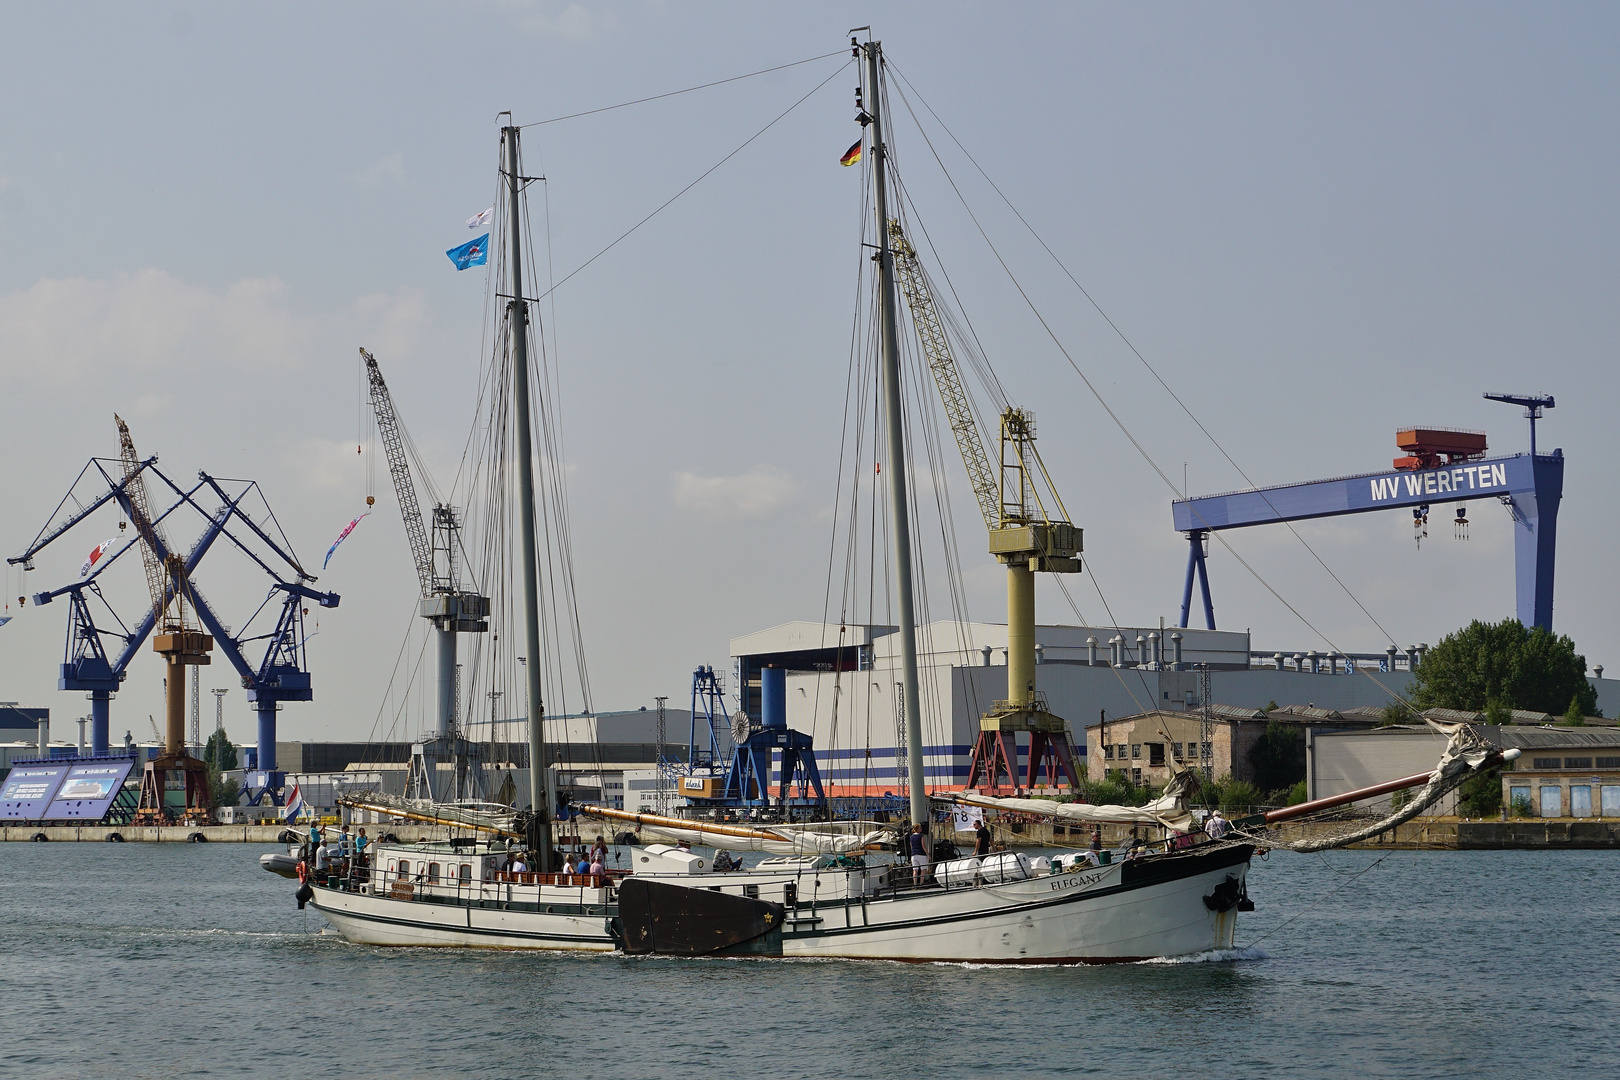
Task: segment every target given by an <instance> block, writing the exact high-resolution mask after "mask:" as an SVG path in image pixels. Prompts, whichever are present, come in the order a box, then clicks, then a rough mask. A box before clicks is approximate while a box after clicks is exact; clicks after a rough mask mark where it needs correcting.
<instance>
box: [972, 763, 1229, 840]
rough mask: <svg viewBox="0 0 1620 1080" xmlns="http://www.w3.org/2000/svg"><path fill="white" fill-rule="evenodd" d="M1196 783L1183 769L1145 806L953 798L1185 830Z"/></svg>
mask: <svg viewBox="0 0 1620 1080" xmlns="http://www.w3.org/2000/svg"><path fill="white" fill-rule="evenodd" d="M1196 784H1197V780H1196V778H1195V777H1194V776H1193V773H1192V771H1191V770H1188V769H1184V770H1182V771H1181V772H1179V773H1177V774H1176V775H1175V776H1174V777H1172V778H1171V780H1170V782H1169V783H1168V784H1166V785H1165V788H1164V794H1163V795H1161V796H1159V797H1158V798H1157V799H1154V800H1153V801H1152V802H1150V803H1148V804H1147V805H1146V806H1108V805H1104V806H1098V805H1094V804H1092V803H1072V802H1068V803H1066V802H1057V801H1055V800H1052V799H1002V798H996V797H994V796H990V795H979V794H976V793H974V792H971V791H964V792H961V793H960V794H958V795H957V796H956V798H955V801H956V802H958V803H963V804H966V805H968V806H984V807H988V808H991V809H995V810H1008V811H1012V812H1013V813H1019V814H1036V815H1039V816H1041V817H1049V818H1052V819H1053V820H1054V821H1059V822H1079V823H1082V824H1086V825H1162V826H1164V827H1165V828H1167V829H1174V830H1176V831H1178V832H1186V831H1187V830H1189V829H1191V828H1192V814H1191V813H1190V812H1189V811H1188V809H1187V796H1188V795H1189V794H1190V793H1191V792H1192V790H1193V788H1194V786H1195V785H1196Z"/></svg>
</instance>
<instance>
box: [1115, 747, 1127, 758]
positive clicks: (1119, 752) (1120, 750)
mask: <svg viewBox="0 0 1620 1080" xmlns="http://www.w3.org/2000/svg"><path fill="white" fill-rule="evenodd" d="M1114 756H1115V757H1117V758H1119V760H1121V761H1124V760H1125V744H1124V743H1118V744H1116V745H1115V746H1114Z"/></svg>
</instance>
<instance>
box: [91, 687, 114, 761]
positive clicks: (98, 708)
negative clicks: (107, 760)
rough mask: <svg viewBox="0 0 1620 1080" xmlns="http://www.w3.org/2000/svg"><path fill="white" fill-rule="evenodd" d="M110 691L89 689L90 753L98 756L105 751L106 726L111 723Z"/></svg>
mask: <svg viewBox="0 0 1620 1080" xmlns="http://www.w3.org/2000/svg"><path fill="white" fill-rule="evenodd" d="M111 713H112V692H111V691H109V690H92V691H90V753H91V754H92V755H93V756H96V757H99V756H101V755H102V754H105V753H106V752H107V734H108V728H109V727H111V724H112V715H111Z"/></svg>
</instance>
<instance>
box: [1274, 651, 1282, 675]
mask: <svg viewBox="0 0 1620 1080" xmlns="http://www.w3.org/2000/svg"><path fill="white" fill-rule="evenodd" d="M1271 659H1272V660H1274V661H1275V662H1276V664H1277V670H1278V671H1281V670H1283V654H1282V653H1272V654H1271Z"/></svg>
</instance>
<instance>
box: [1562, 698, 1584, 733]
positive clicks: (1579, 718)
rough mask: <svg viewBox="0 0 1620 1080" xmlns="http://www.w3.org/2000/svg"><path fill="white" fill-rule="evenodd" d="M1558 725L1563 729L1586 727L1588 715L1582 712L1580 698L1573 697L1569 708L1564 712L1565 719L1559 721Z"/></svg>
mask: <svg viewBox="0 0 1620 1080" xmlns="http://www.w3.org/2000/svg"><path fill="white" fill-rule="evenodd" d="M1558 723H1559V725H1560V726H1562V727H1585V726H1586V714H1585V713H1584V712H1582V711H1581V701H1580V698H1579V697H1572V698H1570V699H1569V708H1567V709H1565V710H1564V718H1563V719H1562V720H1560V721H1558Z"/></svg>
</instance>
